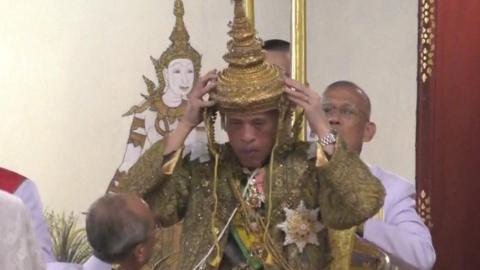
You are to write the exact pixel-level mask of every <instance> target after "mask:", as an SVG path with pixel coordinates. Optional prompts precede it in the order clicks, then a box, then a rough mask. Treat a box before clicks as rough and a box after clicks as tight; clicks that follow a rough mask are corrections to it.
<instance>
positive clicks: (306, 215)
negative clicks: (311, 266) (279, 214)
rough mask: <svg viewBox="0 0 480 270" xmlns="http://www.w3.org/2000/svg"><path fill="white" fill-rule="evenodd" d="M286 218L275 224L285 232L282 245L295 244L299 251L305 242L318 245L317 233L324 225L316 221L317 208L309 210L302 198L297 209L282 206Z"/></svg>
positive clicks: (301, 250)
mask: <svg viewBox="0 0 480 270" xmlns="http://www.w3.org/2000/svg"><path fill="white" fill-rule="evenodd" d="M283 210H284V211H285V215H286V220H285V221H284V222H282V223H280V224H278V225H277V227H278V228H280V229H281V230H282V231H284V232H285V241H284V242H283V245H284V246H287V245H289V244H296V245H297V248H298V250H299V251H300V253H302V252H303V249H304V248H305V246H306V245H307V244H313V245H317V246H318V245H319V243H318V239H317V233H318V232H319V231H321V230H322V229H323V228H325V226H324V225H323V224H322V223H320V222H319V221H318V212H319V211H320V209H319V208H316V209H313V210H309V209H307V208H306V207H305V204H304V203H303V200H302V201H300V204H299V205H298V207H297V209H295V210H293V209H288V208H283Z"/></svg>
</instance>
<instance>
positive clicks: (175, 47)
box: [150, 0, 202, 94]
mask: <svg viewBox="0 0 480 270" xmlns="http://www.w3.org/2000/svg"><path fill="white" fill-rule="evenodd" d="M173 14H174V15H175V18H176V19H175V26H174V27H173V30H172V33H171V34H170V41H172V43H171V44H170V46H169V47H168V48H167V50H165V51H164V52H163V53H162V55H161V56H160V58H159V59H158V60H157V59H155V58H153V57H150V59H151V60H152V62H153V65H154V66H155V71H156V73H157V78H158V83H159V85H158V89H159V90H160V91H159V92H160V93H158V92H157V94H161V91H162V90H163V88H165V78H163V69H164V68H166V67H168V64H169V63H170V62H171V61H173V60H175V59H180V58H186V59H190V60H192V62H193V66H194V69H195V78H198V76H199V72H200V67H201V58H202V57H201V55H200V54H199V53H198V52H197V51H196V50H195V49H194V48H193V47H192V46H191V45H190V42H189V41H190V35H189V34H188V32H187V28H186V27H185V22H184V21H183V16H184V15H185V9H184V7H183V2H182V0H175V5H174V8H173ZM150 94H152V93H150Z"/></svg>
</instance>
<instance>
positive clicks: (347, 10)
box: [0, 0, 417, 212]
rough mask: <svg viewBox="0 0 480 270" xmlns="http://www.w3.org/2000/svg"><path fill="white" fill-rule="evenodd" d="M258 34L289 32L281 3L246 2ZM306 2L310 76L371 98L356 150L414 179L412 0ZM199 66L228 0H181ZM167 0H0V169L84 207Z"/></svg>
mask: <svg viewBox="0 0 480 270" xmlns="http://www.w3.org/2000/svg"><path fill="white" fill-rule="evenodd" d="M256 2H257V3H256V15H257V17H256V22H257V26H258V32H259V34H260V36H261V37H262V38H264V39H268V38H284V39H288V38H289V31H290V30H289V29H290V26H289V16H290V11H289V10H290V4H289V1H288V0H258V1H256ZM308 2H309V6H308V7H309V13H308V15H309V28H308V29H309V44H308V46H309V47H308V56H309V80H310V82H311V84H312V85H313V86H315V87H316V88H317V89H318V90H321V89H322V88H323V87H324V86H325V85H326V84H328V83H330V82H332V81H333V80H337V79H351V80H354V81H356V82H358V83H359V84H360V85H361V86H363V87H364V88H365V89H366V90H367V91H368V93H369V94H370V96H371V98H372V102H373V107H374V113H373V117H374V119H375V120H376V121H377V124H378V129H379V132H378V135H377V138H376V139H375V142H374V143H372V144H371V145H369V146H368V147H367V149H366V151H365V158H366V160H368V161H371V162H372V163H377V164H381V165H384V166H385V167H387V168H389V169H392V170H395V171H397V172H399V173H400V174H402V175H404V176H407V177H409V178H410V179H413V176H414V138H415V99H416V96H415V68H416V5H417V3H416V1H393V0H389V1H386V0H368V1H367V0H364V1H361V3H363V5H362V4H360V1H354V0H336V1H327V0H322V1H313V0H312V1H308ZM184 3H185V8H186V19H185V20H186V25H187V28H188V30H189V32H190V36H191V43H192V45H193V46H194V47H195V48H196V49H197V50H198V51H199V52H200V53H202V54H203V71H206V70H209V69H212V68H222V67H223V66H224V64H223V60H222V58H221V57H222V55H223V53H224V52H225V50H226V49H225V48H226V47H225V44H226V41H227V35H226V32H227V31H228V28H227V27H226V24H227V22H228V20H230V19H231V17H232V6H231V4H230V1H226V0H224V1H220V0H202V1H200V0H184ZM172 5H173V0H171V1H170V0H169V1H166V0H161V1H160V0H156V1H154V0H144V1H141V2H138V1H137V2H135V1H126V0H102V1H85V0H69V1H61V0H44V1H40V0H29V1H25V0H23V1H22V0H17V1H13V0H0V115H1V119H2V120H1V124H0V166H3V167H6V168H9V169H13V170H17V171H18V172H21V173H23V174H25V175H26V176H29V177H31V178H33V179H34V180H35V181H36V182H37V184H38V186H39V188H40V192H41V195H42V197H43V200H44V202H45V204H46V205H47V206H49V207H53V208H54V209H56V210H74V211H77V212H78V211H83V210H85V209H86V208H87V207H88V205H89V204H90V202H92V201H93V200H94V199H95V198H96V197H98V196H99V195H101V194H102V193H103V191H104V189H105V187H106V185H107V183H108V182H109V180H110V178H111V177H112V175H113V173H114V171H115V170H116V168H117V167H118V165H119V164H120V161H121V159H122V157H123V153H124V150H125V149H124V147H125V143H126V140H127V137H128V131H129V128H130V123H131V119H130V118H122V117H121V115H122V114H123V113H124V112H125V111H126V110H128V109H129V108H130V106H131V105H134V104H136V103H138V102H139V101H141V97H140V95H139V94H140V93H141V92H142V93H145V92H146V90H145V86H144V83H143V81H142V79H141V75H142V74H144V75H146V76H147V77H149V78H151V79H155V75H154V69H153V66H152V65H151V63H150V60H149V56H150V55H152V56H154V57H158V56H159V55H160V54H161V53H162V52H163V51H164V50H165V49H166V47H167V46H168V45H169V40H168V36H169V35H170V32H171V29H172V27H173V23H174V16H173V15H172Z"/></svg>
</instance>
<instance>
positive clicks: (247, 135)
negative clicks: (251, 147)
mask: <svg viewBox="0 0 480 270" xmlns="http://www.w3.org/2000/svg"><path fill="white" fill-rule="evenodd" d="M241 139H242V142H243V143H251V142H253V141H254V140H255V131H254V129H253V127H251V126H249V125H245V126H244V127H243V129H242V137H241Z"/></svg>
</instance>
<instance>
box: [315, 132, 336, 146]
mask: <svg viewBox="0 0 480 270" xmlns="http://www.w3.org/2000/svg"><path fill="white" fill-rule="evenodd" d="M318 142H319V143H320V145H321V146H326V145H330V144H334V143H336V142H337V135H336V134H335V131H331V132H330V133H328V134H327V135H326V136H325V137H323V138H320V139H319V140H318Z"/></svg>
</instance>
